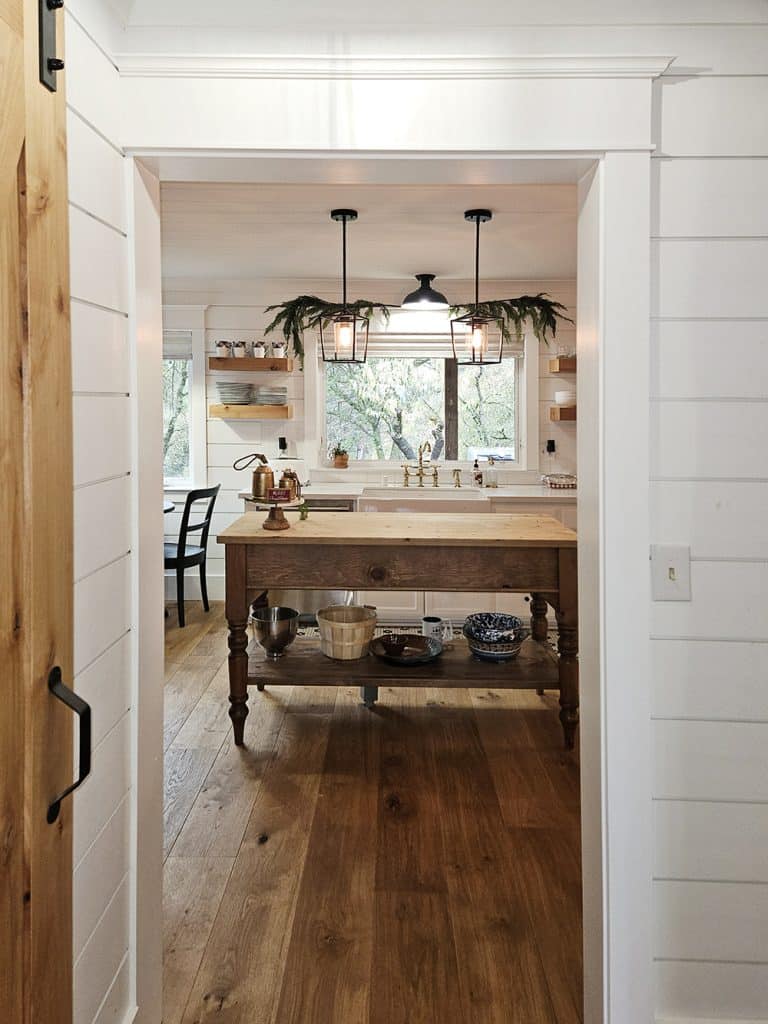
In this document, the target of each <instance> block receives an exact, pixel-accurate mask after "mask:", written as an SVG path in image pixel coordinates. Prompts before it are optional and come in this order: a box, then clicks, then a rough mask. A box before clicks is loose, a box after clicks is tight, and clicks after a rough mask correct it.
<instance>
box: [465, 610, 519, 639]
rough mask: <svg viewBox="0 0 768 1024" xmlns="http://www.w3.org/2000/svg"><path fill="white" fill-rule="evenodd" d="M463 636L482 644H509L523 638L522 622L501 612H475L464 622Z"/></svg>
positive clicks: (515, 616) (514, 616)
mask: <svg viewBox="0 0 768 1024" xmlns="http://www.w3.org/2000/svg"><path fill="white" fill-rule="evenodd" d="M464 636H465V637H466V638H467V639H468V640H477V641H479V642H480V643H483V644H509V643H515V642H516V641H520V640H522V639H523V638H524V636H525V627H524V626H523V620H522V619H519V618H518V617H517V615H505V614H504V613H503V612H475V614H474V615H468V616H467V618H466V619H465V620H464Z"/></svg>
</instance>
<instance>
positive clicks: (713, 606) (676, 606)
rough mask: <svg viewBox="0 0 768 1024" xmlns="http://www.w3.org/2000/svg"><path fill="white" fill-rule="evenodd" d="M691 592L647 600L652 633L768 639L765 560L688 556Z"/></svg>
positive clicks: (710, 637) (767, 566)
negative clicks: (687, 596)
mask: <svg viewBox="0 0 768 1024" xmlns="http://www.w3.org/2000/svg"><path fill="white" fill-rule="evenodd" d="M691 594H692V599H691V600H690V601H654V602H653V603H652V605H651V635H652V636H654V637H695V638H698V639H701V640H709V639H720V638H724V639H728V640H768V614H766V608H767V607H768V605H766V596H767V595H768V562H692V563H691Z"/></svg>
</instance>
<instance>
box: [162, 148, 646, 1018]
mask: <svg viewBox="0 0 768 1024" xmlns="http://www.w3.org/2000/svg"><path fill="white" fill-rule="evenodd" d="M165 159H167V158H165ZM160 165H162V161H160ZM601 166H604V165H598V166H597V168H593V167H592V166H591V161H589V162H586V166H585V162H582V163H581V166H580V167H579V168H578V174H577V175H576V176H577V177H579V176H580V180H581V184H580V203H581V211H582V220H581V222H580V252H579V257H580V259H579V270H580V275H581V268H582V265H583V266H584V267H585V273H584V275H583V287H584V289H585V291H584V294H585V302H583V303H582V301H581V294H580V301H579V317H580V325H579V326H580V335H581V337H584V338H585V339H586V343H587V349H585V356H586V360H587V363H586V365H587V366H588V367H590V369H588V370H587V373H588V374H590V376H591V383H590V384H588V388H590V387H591V389H592V390H591V394H590V391H589V390H587V391H586V392H584V394H585V398H586V403H590V402H591V403H592V409H593V411H594V413H595V415H594V421H593V422H592V423H590V421H589V420H586V421H584V422H583V424H582V427H581V428H580V437H579V452H580V465H579V472H580V477H581V478H582V480H583V479H584V476H583V475H582V474H584V475H586V480H587V486H588V488H589V491H588V493H587V497H586V500H581V499H580V508H579V516H580V543H581V538H582V536H583V537H585V538H586V542H587V546H586V556H587V557H586V559H585V558H584V553H585V549H584V547H583V546H582V551H581V555H582V565H581V584H582V607H583V608H585V605H587V607H586V608H585V611H586V615H585V616H584V617H583V618H582V726H581V729H582V744H583V745H584V744H587V745H588V747H589V749H588V751H587V752H586V756H585V755H584V754H583V759H582V796H583V797H584V800H583V813H584V815H585V816H586V819H587V820H586V822H585V824H584V831H585V842H584V850H585V857H586V859H587V861H588V866H587V865H585V869H586V872H585V890H586V895H585V901H586V902H587V904H588V906H589V918H590V920H591V923H592V925H593V926H596V927H594V928H593V929H591V930H590V932H589V940H590V944H591V945H592V948H591V949H588V950H587V964H588V967H587V975H586V985H587V992H586V994H585V1004H586V1007H587V1011H586V1017H585V1019H588V1020H591V1019H595V1020H597V1019H599V1018H598V1017H597V1016H590V1014H591V1013H594V1012H597V1011H595V1009H594V1008H595V1007H596V1006H597V1004H598V1003H600V1004H602V1003H603V1002H604V992H603V978H602V970H601V963H602V954H601V953H600V952H598V948H596V944H595V937H596V936H597V946H599V945H601V943H600V941H599V939H600V933H601V928H600V923H601V922H602V919H603V915H604V913H605V907H604V905H603V901H602V892H603V881H602V878H603V864H604V862H605V855H606V854H605V847H604V834H603V830H602V827H601V823H602V814H603V802H604V799H605V797H604V790H603V782H602V778H601V769H600V766H601V764H602V762H603V754H604V752H603V749H602V743H603V739H602V738H601V728H600V726H601V722H602V718H603V712H604V700H605V696H606V695H605V693H604V692H603V688H602V686H601V684H600V679H601V660H600V655H602V656H603V657H604V656H605V654H606V651H605V648H604V647H602V646H601V641H600V639H599V637H600V632H599V616H600V608H601V602H602V600H603V596H604V595H603V593H602V590H601V588H602V586H603V582H604V581H603V580H601V578H600V564H601V557H602V552H603V550H604V549H603V544H604V540H605V538H604V537H601V529H600V527H601V515H602V513H603V511H604V500H605V489H604V482H605V481H604V476H603V474H604V469H605V467H604V465H601V463H600V450H601V449H600V445H601V444H602V437H601V429H602V424H601V421H600V415H599V407H600V402H601V401H602V400H603V399H604V396H603V395H602V393H601V383H602V381H601V374H602V373H603V370H604V367H603V364H602V362H601V360H602V359H603V358H604V355H605V353H604V352H602V351H601V350H600V347H599V346H600V340H601V336H602V335H601V330H602V328H601V319H600V318H601V317H604V315H605V309H604V307H603V297H602V295H601V288H602V287H604V281H603V280H602V277H601V275H602V274H603V272H604V267H603V264H602V262H601V258H600V252H601V245H604V243H605V239H604V238H603V237H602V235H601V230H602V225H601V216H603V215H604V209H603V208H601V207H600V202H599V201H598V200H600V201H601V202H604V201H605V192H604V186H605V182H603V181H601V174H602V173H603V172H602V170H601ZM160 173H161V174H162V173H163V171H162V167H161V170H160ZM171 173H172V172H171ZM581 288H582V285H580V292H581ZM590 293H591V294H592V297H593V299H594V301H592V302H590V301H589V298H590ZM582 308H583V309H585V310H586V311H587V312H586V314H585V313H583V312H582ZM581 337H580V352H579V357H580V359H581ZM590 359H591V360H592V362H591V363H590ZM580 368H581V366H580ZM590 371H591V372H590ZM579 387H580V400H579V401H580V405H583V404H584V403H583V402H582V398H581V391H582V382H581V380H580V383H579ZM585 438H586V441H585ZM590 446H591V447H592V448H593V450H592V451H591V452H590V450H589V448H590ZM582 451H584V452H585V455H586V459H585V460H583V461H582V458H581V455H582ZM582 465H583V466H584V467H586V468H585V469H582ZM587 588H592V593H593V596H595V595H597V600H595V601H594V602H589V599H587V601H585V600H584V594H585V593H586V592H587ZM590 604H591V611H590V610H589V605H590ZM589 617H591V621H589V624H588V625H587V624H586V623H585V618H589ZM592 626H594V633H593V635H592V637H591V639H590V638H589V637H588V636H586V631H587V630H588V629H590V627H592ZM630 632H631V630H630ZM588 665H589V667H590V668H591V669H592V670H593V673H594V674H593V675H592V676H591V678H592V680H593V686H594V689H593V690H592V692H591V694H588V687H587V686H586V685H585V683H586V677H587V672H588V671H589V669H588ZM265 845H266V844H265ZM590 1006H591V1007H592V1009H590Z"/></svg>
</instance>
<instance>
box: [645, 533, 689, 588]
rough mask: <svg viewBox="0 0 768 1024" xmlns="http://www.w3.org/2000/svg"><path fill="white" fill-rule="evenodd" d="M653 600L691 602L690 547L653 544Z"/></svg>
mask: <svg viewBox="0 0 768 1024" xmlns="http://www.w3.org/2000/svg"><path fill="white" fill-rule="evenodd" d="M651 598H652V599H653V600H654V601H690V600H691V549H690V548H689V547H683V546H682V545H675V544H651Z"/></svg>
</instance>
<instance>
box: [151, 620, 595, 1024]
mask: <svg viewBox="0 0 768 1024" xmlns="http://www.w3.org/2000/svg"><path fill="white" fill-rule="evenodd" d="M187 622H188V625H187V626H186V628H185V629H182V630H180V629H178V628H177V627H176V625H175V623H176V618H175V610H174V609H173V608H171V617H170V619H167V620H166V687H165V695H166V700H165V744H166V797H165V836H166V839H165V846H166V861H165V898H164V906H163V914H164V935H165V967H164V997H165V1011H164V1015H163V1020H164V1022H165V1024H202V1022H208V1021H210V1022H213V1021H215V1022H217V1024H235V1022H237V1024H289V1022H290V1024H369V1022H370V1024H513V1022H514V1024H576V1022H578V1021H581V1019H582V1016H581V1009H580V1007H581V986H582V965H581V896H580V858H579V806H578V799H579V789H578V786H579V779H578V765H577V761H576V759H575V757H574V755H573V754H571V755H567V754H565V752H564V751H563V750H562V732H561V729H560V724H559V722H558V719H557V710H556V709H557V699H556V695H555V694H554V693H552V694H550V693H548V694H547V695H546V696H545V697H543V698H541V697H537V696H536V695H535V694H534V693H528V692H515V691H496V692H490V691H482V690H473V691H466V690H398V689H385V690H382V692H381V696H380V700H381V703H380V705H379V706H378V707H377V709H376V710H375V711H373V712H371V711H367V710H366V709H365V708H363V707H361V706H360V703H359V697H358V694H357V692H356V691H355V690H353V689H352V688H346V689H339V690H336V689H334V688H313V687H306V688H301V687H293V688H289V687H284V688H281V689H275V690H273V691H271V692H270V691H266V692H264V693H263V694H260V693H258V692H257V691H256V690H255V688H253V689H251V690H250V708H251V713H250V716H249V717H248V720H247V722H246V726H245V739H246V744H247V746H246V747H245V748H240V749H238V748H236V747H235V746H234V744H233V743H232V739H231V731H230V727H229V718H228V716H227V666H226V629H225V624H224V619H223V609H222V607H221V605H218V606H217V605H214V606H213V607H212V610H211V612H210V614H209V615H205V614H203V613H202V611H201V609H200V606H199V605H198V604H196V603H191V602H190V603H189V604H188V605H187Z"/></svg>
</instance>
